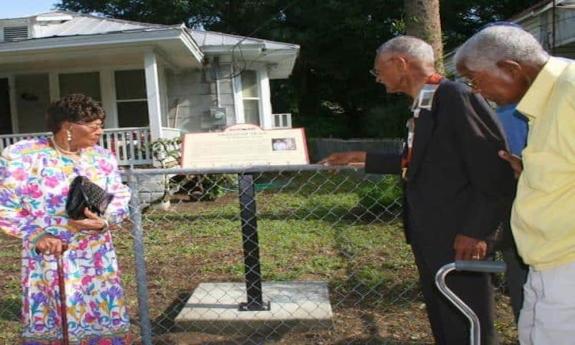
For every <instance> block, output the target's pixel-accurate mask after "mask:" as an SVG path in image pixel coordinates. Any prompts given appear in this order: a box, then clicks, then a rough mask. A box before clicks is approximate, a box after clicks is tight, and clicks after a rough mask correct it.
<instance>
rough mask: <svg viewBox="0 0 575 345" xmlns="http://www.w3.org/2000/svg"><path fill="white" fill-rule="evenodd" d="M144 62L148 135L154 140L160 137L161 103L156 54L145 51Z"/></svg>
mask: <svg viewBox="0 0 575 345" xmlns="http://www.w3.org/2000/svg"><path fill="white" fill-rule="evenodd" d="M144 64H145V67H146V94H147V97H148V116H149V118H150V135H151V137H152V140H156V139H160V138H161V137H162V104H161V94H160V77H159V75H158V71H159V69H158V59H157V57H156V54H154V52H152V51H150V52H147V53H146V55H145V57H144Z"/></svg>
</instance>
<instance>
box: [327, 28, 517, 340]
mask: <svg viewBox="0 0 575 345" xmlns="http://www.w3.org/2000/svg"><path fill="white" fill-rule="evenodd" d="M372 73H373V74H374V75H375V77H376V81H377V82H379V83H382V84H384V85H385V87H386V89H387V92H393V93H397V92H399V93H404V94H407V95H409V96H411V97H412V98H413V99H414V103H413V106H412V110H413V112H414V117H413V118H412V119H411V120H410V121H411V123H410V125H409V126H408V127H409V128H411V129H412V130H410V134H409V136H408V140H407V146H406V150H405V153H404V155H403V156H402V157H401V156H398V155H389V154H378V153H365V152H344V153H336V154H333V155H331V156H329V157H328V158H326V159H324V160H323V161H322V163H323V164H327V165H345V164H352V163H354V164H357V163H360V164H361V163H365V170H366V172H368V173H384V174H392V173H401V172H403V176H404V179H405V181H406V184H405V205H404V207H405V209H404V212H406V214H405V217H404V221H405V222H406V224H405V227H406V235H407V236H408V239H409V242H410V244H411V247H412V250H413V253H414V256H415V262H416V264H417V267H418V271H419V276H420V282H421V287H422V291H423V295H424V298H425V304H426V307H427V313H428V317H429V320H430V323H431V327H432V330H433V336H434V338H435V341H436V343H437V344H440V345H464V344H467V343H468V341H469V330H468V328H469V326H468V322H467V321H466V319H465V317H464V316H463V315H462V314H461V313H460V312H459V311H457V310H456V309H455V308H454V307H453V306H452V305H451V304H450V303H449V302H448V301H447V300H446V299H445V297H443V296H442V295H441V293H440V292H439V291H438V290H437V289H436V288H435V284H434V276H435V273H436V272H437V270H438V269H439V268H440V267H441V266H443V265H444V264H446V263H449V262H453V261H454V260H456V259H458V260H479V259H484V258H485V257H486V255H487V240H488V239H489V238H490V237H491V236H493V235H494V233H495V232H496V230H497V229H498V228H499V227H500V226H501V223H502V221H503V220H504V219H505V212H506V210H507V207H506V206H507V205H509V203H510V202H511V197H512V189H513V184H514V177H513V172H512V170H511V169H510V167H509V165H508V164H506V162H505V161H503V160H501V159H500V158H499V157H498V155H497V153H498V151H499V150H501V149H505V148H506V144H505V140H504V137H503V134H502V131H501V129H500V127H499V125H498V122H497V120H496V118H495V115H494V114H493V112H492V110H491V108H490V106H489V105H488V104H487V103H486V101H485V100H484V99H483V98H482V97H480V96H479V95H476V94H474V93H472V92H471V90H470V89H469V88H468V87H467V86H465V85H463V84H460V83H456V82H452V81H449V80H446V79H444V78H442V77H441V76H440V75H438V74H437V72H436V71H435V68H434V57H433V50H432V48H431V46H430V45H429V44H427V43H425V42H424V41H422V40H420V39H417V38H414V37H409V36H400V37H396V38H394V39H392V40H390V41H388V42H386V43H384V44H383V45H382V46H381V47H380V48H379V49H378V51H377V56H376V59H375V62H374V69H373V70H372ZM447 284H448V286H449V287H450V288H452V289H453V290H454V292H455V293H456V294H457V295H458V296H460V297H461V298H462V299H463V300H464V301H465V302H466V303H467V304H468V305H469V306H470V307H471V308H472V309H473V310H474V311H475V313H476V314H477V315H478V317H479V320H480V322H481V338H482V344H497V336H496V334H495V330H494V327H493V304H494V303H493V291H492V290H493V289H492V286H491V281H490V276H489V275H488V274H483V273H469V272H461V273H454V274H450V276H449V277H448V279H447Z"/></svg>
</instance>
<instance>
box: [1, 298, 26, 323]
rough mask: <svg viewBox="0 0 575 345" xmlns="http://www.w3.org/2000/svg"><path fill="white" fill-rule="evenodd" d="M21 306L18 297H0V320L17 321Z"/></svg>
mask: <svg viewBox="0 0 575 345" xmlns="http://www.w3.org/2000/svg"><path fill="white" fill-rule="evenodd" d="M21 308H22V302H21V301H20V297H10V298H2V299H0V320H5V321H19V320H20V311H21Z"/></svg>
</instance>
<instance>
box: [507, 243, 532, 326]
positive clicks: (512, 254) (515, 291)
mask: <svg viewBox="0 0 575 345" xmlns="http://www.w3.org/2000/svg"><path fill="white" fill-rule="evenodd" d="M501 254H502V255H503V260H504V261H505V263H506V264H507V270H506V271H505V281H506V283H507V289H508V290H509V297H510V299H511V308H512V309H513V315H514V316H515V322H517V320H519V312H520V311H521V307H522V306H523V285H525V282H526V281H527V274H528V273H529V266H527V265H525V264H524V263H523V260H521V257H520V256H519V254H518V253H517V248H516V247H515V245H513V246H510V247H507V248H503V249H501Z"/></svg>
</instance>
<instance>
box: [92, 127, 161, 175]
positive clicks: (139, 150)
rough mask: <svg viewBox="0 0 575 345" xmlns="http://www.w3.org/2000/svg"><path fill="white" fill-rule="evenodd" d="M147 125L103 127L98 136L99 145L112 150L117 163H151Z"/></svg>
mask: <svg viewBox="0 0 575 345" xmlns="http://www.w3.org/2000/svg"><path fill="white" fill-rule="evenodd" d="M150 141H151V137H150V129H149V128H148V127H129V128H111V129H105V130H104V134H103V135H102V136H101V137H100V145H101V146H103V147H105V148H107V149H109V150H110V151H112V152H114V154H115V155H116V159H117V160H118V165H122V166H126V165H145V164H152V161H153V156H152V151H151V147H150Z"/></svg>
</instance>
